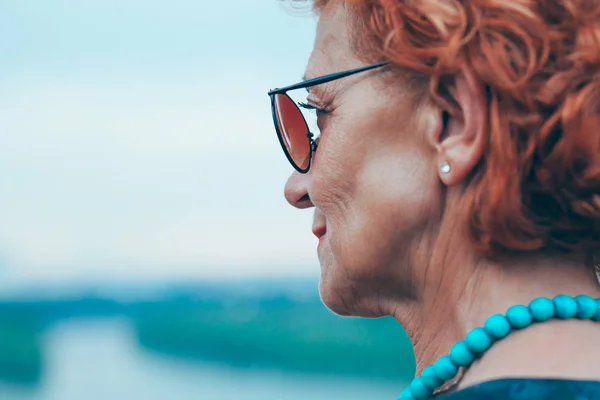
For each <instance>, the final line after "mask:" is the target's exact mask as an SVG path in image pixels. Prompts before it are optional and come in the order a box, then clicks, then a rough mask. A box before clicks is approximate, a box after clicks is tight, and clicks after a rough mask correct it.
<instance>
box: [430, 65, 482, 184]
mask: <svg viewBox="0 0 600 400" xmlns="http://www.w3.org/2000/svg"><path fill="white" fill-rule="evenodd" d="M450 91H451V93H452V94H453V95H454V100H455V101H456V104H457V105H458V108H459V110H460V113H459V114H458V115H450V114H448V113H447V112H443V111H440V117H439V118H440V120H441V121H442V122H441V123H439V124H438V127H439V129H438V131H437V135H436V136H437V137H435V138H433V139H434V140H435V148H436V150H437V163H438V164H437V168H438V173H439V175H440V179H441V180H442V182H444V184H446V185H447V186H453V185H456V184H458V183H460V182H462V181H464V180H465V179H466V178H467V176H468V175H469V174H470V173H471V171H472V170H473V169H474V168H475V166H476V165H477V163H479V161H480V160H481V158H482V157H483V152H484V150H485V147H486V145H487V140H488V132H487V127H488V116H487V115H488V113H487V96H486V92H485V88H484V85H483V83H482V82H481V81H480V80H479V79H477V77H476V76H475V73H474V72H473V70H471V69H469V68H463V70H462V73H461V74H459V75H458V76H457V77H456V80H455V83H454V86H453V87H451V88H450ZM443 113H445V114H446V116H447V118H444V116H443V115H442V114H443ZM445 163H447V164H448V165H449V168H442V166H443V165H444V164H445Z"/></svg>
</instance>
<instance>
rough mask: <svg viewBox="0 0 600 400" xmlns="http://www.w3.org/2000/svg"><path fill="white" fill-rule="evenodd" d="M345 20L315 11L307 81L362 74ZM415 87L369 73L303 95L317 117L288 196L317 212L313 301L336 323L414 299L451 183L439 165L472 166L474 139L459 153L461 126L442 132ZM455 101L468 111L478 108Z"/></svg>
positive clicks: (332, 10)
mask: <svg viewBox="0 0 600 400" xmlns="http://www.w3.org/2000/svg"><path fill="white" fill-rule="evenodd" d="M348 21H349V18H348V15H347V10H346V8H345V7H343V6H339V5H335V6H332V7H329V8H326V9H324V10H323V11H322V13H321V15H320V18H319V23H318V27H317V35H316V40H315V44H314V50H313V52H312V54H311V57H310V60H309V62H308V66H307V68H306V74H305V76H306V77H307V78H312V77H316V76H321V75H325V74H329V73H333V72H338V71H344V70H348V69H351V68H355V67H360V66H363V65H365V63H364V62H361V61H360V60H359V59H358V58H357V57H356V56H355V54H354V53H353V51H352V48H351V37H350V32H349V27H348ZM414 86H415V85H412V87H411V86H410V85H405V87H403V85H402V84H401V83H399V84H394V85H390V84H389V80H387V79H386V76H385V71H381V70H377V69H375V70H371V71H368V72H364V73H361V74H356V75H353V76H349V77H346V78H344V79H340V80H335V81H333V82H329V83H326V84H323V85H318V86H314V87H312V88H310V90H309V95H308V98H307V102H308V103H309V104H310V105H311V106H314V107H315V108H316V109H317V110H319V111H318V112H317V114H318V125H319V130H320V132H321V136H320V137H319V139H318V150H317V151H316V152H315V154H314V159H313V164H312V166H311V169H310V171H309V172H308V173H307V174H300V173H298V172H294V173H293V174H292V175H291V177H290V178H289V180H288V182H287V184H286V187H285V196H286V199H287V200H288V202H289V203H290V204H292V205H293V206H295V207H298V208H311V207H314V209H315V210H314V213H315V216H314V224H313V232H314V233H315V235H317V236H320V240H319V246H318V249H317V251H318V257H319V260H320V264H321V283H320V294H321V297H322V299H323V301H324V303H325V304H326V305H327V306H328V307H329V308H330V309H331V310H333V311H334V312H336V313H339V314H342V315H361V316H378V315H380V314H382V310H381V309H380V306H381V304H382V302H385V301H386V300H387V299H392V298H393V299H394V300H395V301H397V300H398V299H402V298H407V299H408V298H410V297H411V296H418V295H419V293H418V290H419V288H421V287H423V286H424V285H426V284H427V282H426V279H427V275H428V274H429V275H430V274H431V267H430V266H429V265H428V263H429V260H430V259H431V257H430V255H431V254H430V253H431V252H432V251H434V249H437V250H438V251H440V243H439V241H440V235H441V233H440V231H441V230H443V229H442V228H441V224H442V220H443V219H444V218H443V215H444V214H445V213H447V208H448V207H447V204H446V202H447V196H446V195H445V191H446V186H447V185H448V184H449V183H452V182H450V181H449V180H452V178H451V177H449V176H444V175H445V174H444V172H442V171H441V169H440V165H441V163H443V162H444V161H445V160H446V158H447V157H449V158H452V155H453V154H454V155H457V156H456V157H454V158H460V159H462V161H460V162H457V163H455V165H456V167H457V169H459V170H460V169H462V170H463V171H466V170H468V169H469V167H470V166H472V165H473V163H474V162H475V161H472V162H471V164H469V160H471V159H473V160H474V159H475V158H476V157H474V156H473V157H470V156H469V154H470V153H472V152H473V151H478V150H477V148H479V150H481V148H482V147H481V144H480V143H479V142H478V141H477V140H471V141H469V144H468V146H467V147H465V146H463V145H462V144H461V143H463V142H464V140H462V139H461V138H460V137H454V138H449V136H461V135H463V136H464V131H465V130H464V126H459V125H460V124H459V123H456V124H452V123H450V124H444V122H443V121H442V120H443V117H442V115H443V114H442V112H440V110H439V109H438V108H436V107H434V106H433V103H431V104H430V103H428V102H426V101H423V100H422V99H423V98H424V97H425V96H423V90H419V91H417V90H415V89H414ZM425 86H426V85H425ZM425 89H426V88H425ZM458 91H459V92H461V91H462V92H465V90H461V89H460V88H459V90H458ZM467 92H468V90H467ZM457 97H458V99H459V100H460V99H461V95H460V93H459V94H458V96H457ZM462 98H464V99H465V105H464V106H465V107H468V106H469V103H473V102H474V101H475V102H476V101H477V100H478V99H473V96H471V95H470V93H467V94H466V95H463V96H462ZM471 105H472V104H471ZM475 107H476V106H475ZM475 111H477V110H475ZM475 114H476V113H475ZM480 122H481V121H480ZM471 125H473V124H471ZM475 125H477V124H475ZM449 126H451V127H449ZM471 128H472V129H471V131H474V130H476V129H477V127H471ZM453 131H456V132H460V133H458V134H455V133H453ZM467 131H469V130H468V129H467ZM452 139H454V144H452V143H451V142H452ZM445 142H446V143H445ZM447 143H450V144H448V145H447ZM473 143H475V145H474V144H473ZM459 153H465V154H466V157H462V155H463V154H459ZM461 163H462V164H463V165H462V167H461V165H460V164H461ZM458 175H460V171H458ZM458 175H457V176H456V178H455V179H459V177H458ZM446 231H448V230H447V229H446ZM446 234H447V235H452V234H453V233H451V232H446ZM448 242H449V241H448ZM441 251H443V246H442V250H441ZM429 283H431V282H429Z"/></svg>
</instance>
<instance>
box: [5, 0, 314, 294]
mask: <svg viewBox="0 0 600 400" xmlns="http://www.w3.org/2000/svg"><path fill="white" fill-rule="evenodd" d="M308 14H309V13H308V12H306V11H304V12H298V11H292V10H290V9H289V7H285V6H282V5H281V4H280V3H279V2H278V1H277V0H261V1H248V0H228V1H226V2H225V1H204V0H202V1H200V0H171V1H168V2H167V1H158V0H53V1H47V0H28V1H22V0H3V1H2V5H0V280H2V281H3V282H4V283H10V282H30V281H36V280H37V281H40V280H41V281H44V282H45V281H50V280H55V281H60V282H64V281H68V280H77V279H117V280H118V279H145V278H149V277H150V278H158V279H180V278H187V277H189V278H200V277H206V276H220V277H239V276H265V275H266V276H272V275H284V276H287V275H289V276H295V275H307V274H308V275H315V274H317V271H318V263H317V258H316V244H317V241H316V238H314V237H313V235H312V233H311V223H312V212H311V211H310V210H302V211H301V210H296V209H294V208H292V207H291V206H290V205H289V204H287V202H286V201H285V199H284V197H283V185H284V183H285V180H286V178H287V176H288V175H289V174H290V173H291V172H292V167H291V166H290V165H289V163H288V162H287V160H286V159H285V156H284V154H283V152H282V151H281V148H280V147H279V143H278V142H277V139H276V136H275V132H274V129H273V124H272V120H271V114H270V103H269V98H268V96H267V94H266V92H267V91H268V89H270V88H274V87H281V86H284V85H287V84H292V83H295V82H297V81H299V80H300V77H301V76H302V73H303V71H304V67H305V65H306V62H307V60H308V57H309V55H310V51H311V48H312V44H313V40H314V29H315V23H316V21H315V19H314V18H313V17H311V16H309V15H308Z"/></svg>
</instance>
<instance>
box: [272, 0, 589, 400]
mask: <svg viewBox="0 0 600 400" xmlns="http://www.w3.org/2000/svg"><path fill="white" fill-rule="evenodd" d="M314 8H315V11H316V12H317V13H318V15H319V23H318V27H317V37H316V41H315V45H314V51H313V52H312V54H311V57H310V60H309V62H308V67H307V69H306V79H307V80H306V81H304V82H302V83H300V84H297V85H292V86H289V87H286V88H283V89H276V90H273V91H271V92H270V93H269V94H270V96H271V100H272V109H273V118H274V122H275V127H276V131H277V134H278V137H279V140H280V142H281V144H282V147H283V149H284V151H285V154H286V156H287V157H288V159H289V161H290V162H291V163H292V165H293V166H294V168H295V169H296V172H294V173H293V174H292V176H291V177H290V178H289V180H288V182H287V184H286V187H285V197H286V199H287V200H288V202H289V203H290V204H292V205H293V206H294V207H297V208H299V209H305V208H314V212H315V214H314V224H313V232H314V234H315V235H316V236H317V237H318V238H319V246H318V249H317V251H318V255H319V260H320V263H321V268H322V273H321V283H320V293H321V297H322V299H323V302H324V303H325V304H326V305H327V307H329V308H330V309H331V310H332V311H334V312H336V313H338V314H341V315H354V316H363V317H378V316H384V315H391V316H393V317H395V318H396V319H397V320H398V321H399V323H400V324H402V326H403V327H404V328H405V330H406V331H407V333H408V334H409V336H410V337H411V339H412V341H413V344H414V350H415V356H416V359H417V376H418V378H416V379H415V380H413V382H412V383H411V385H410V386H409V387H408V388H407V389H406V390H405V391H404V392H403V393H402V395H401V398H407V399H411V398H416V399H421V398H428V397H431V396H438V395H439V396H442V397H444V396H447V398H448V399H456V400H458V399H472V398H486V399H495V398H515V399H516V398H519V399H524V398H528V399H529V398H535V399H540V398H543V399H550V398H552V399H561V400H562V399H600V367H598V362H599V360H600V323H599V321H600V302H599V301H598V300H597V299H598V298H599V297H600V285H599V281H598V278H599V276H600V273H599V272H598V270H597V269H598V267H597V266H595V265H594V264H595V263H594V255H595V251H596V250H598V249H600V2H599V1H597V0H510V1H509V0H469V1H460V0H419V1H417V0H363V1H349V0H348V1H343V0H329V1H327V0H321V1H317V2H316V3H315V4H314ZM313 78H316V79H313ZM303 88H306V89H307V90H308V96H307V99H306V103H304V104H301V106H302V107H304V108H310V109H313V110H315V111H316V113H317V116H318V127H319V130H320V132H321V135H320V136H319V137H315V136H314V135H313V133H311V132H309V129H308V127H307V125H306V123H305V120H304V119H303V118H302V113H301V112H300V111H299V109H298V106H297V105H296V103H294V102H293V101H292V100H291V98H290V97H288V96H287V93H288V92H289V91H292V90H297V89H303ZM595 269H596V271H595ZM576 296H577V297H576ZM518 305H521V306H518ZM512 306H515V307H512ZM509 308H510V310H508V309H509ZM507 310H508V312H507ZM490 316H492V317H491V318H490ZM477 328H478V329H477ZM467 334H469V336H468V337H467V338H466V340H465V337H466V336H467ZM507 378H518V379H507ZM444 398H446V397H444Z"/></svg>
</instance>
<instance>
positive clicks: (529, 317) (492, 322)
mask: <svg viewBox="0 0 600 400" xmlns="http://www.w3.org/2000/svg"><path fill="white" fill-rule="evenodd" d="M553 318H555V319H563V320H564V319H571V318H577V319H587V320H592V321H595V322H600V299H594V298H592V297H590V296H588V295H579V296H577V297H572V296H568V295H565V294H561V295H558V296H556V297H554V298H553V299H549V298H546V297H539V298H537V299H535V300H533V301H532V302H531V303H529V306H524V305H521V304H519V305H515V306H512V307H510V308H509V309H508V310H507V311H506V314H504V315H502V314H494V315H492V316H491V317H489V318H488V319H487V320H486V321H485V323H484V325H483V327H478V328H475V329H473V330H472V331H470V332H469V333H468V334H467V336H466V337H465V339H464V340H461V341H460V342H457V343H456V344H454V346H452V348H451V349H450V353H449V354H448V355H445V356H443V357H440V358H439V359H438V360H437V361H436V362H435V363H433V364H432V365H430V366H428V367H427V368H425V369H424V370H423V373H422V374H421V376H419V377H416V378H415V379H413V380H412V382H411V383H410V385H409V386H408V387H407V388H406V389H404V391H403V392H402V393H401V394H400V398H399V400H424V399H428V398H431V397H432V396H433V393H434V392H435V390H436V389H439V388H441V387H442V386H443V385H444V383H446V382H447V381H449V380H451V379H454V378H455V377H456V376H457V374H458V372H459V369H460V368H468V367H470V366H471V364H473V362H474V361H475V360H476V359H477V358H478V357H481V355H482V354H483V353H485V352H486V351H487V350H489V349H490V347H492V346H493V344H494V343H495V342H497V341H499V340H502V339H504V338H505V337H507V336H508V335H509V334H510V333H511V332H512V331H513V330H521V329H524V328H527V327H528V326H530V325H532V324H534V323H540V322H545V321H549V320H551V319H553Z"/></svg>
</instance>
